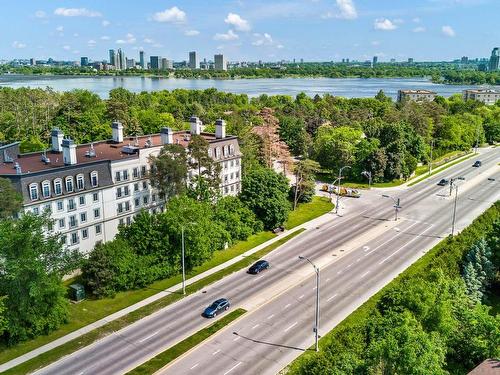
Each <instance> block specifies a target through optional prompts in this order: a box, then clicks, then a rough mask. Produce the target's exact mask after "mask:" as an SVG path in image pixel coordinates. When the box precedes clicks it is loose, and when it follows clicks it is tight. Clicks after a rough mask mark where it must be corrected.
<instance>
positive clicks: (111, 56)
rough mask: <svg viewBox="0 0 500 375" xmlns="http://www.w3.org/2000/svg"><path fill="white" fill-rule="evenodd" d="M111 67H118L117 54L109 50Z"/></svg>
mask: <svg viewBox="0 0 500 375" xmlns="http://www.w3.org/2000/svg"><path fill="white" fill-rule="evenodd" d="M109 65H113V66H116V53H115V50H114V49H110V50H109Z"/></svg>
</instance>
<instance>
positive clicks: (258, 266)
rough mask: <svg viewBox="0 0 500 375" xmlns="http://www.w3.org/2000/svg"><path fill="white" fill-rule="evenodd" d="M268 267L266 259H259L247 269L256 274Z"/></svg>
mask: <svg viewBox="0 0 500 375" xmlns="http://www.w3.org/2000/svg"><path fill="white" fill-rule="evenodd" d="M269 267H270V265H269V262H268V261H267V260H259V261H258V262H255V263H254V264H253V266H252V267H250V268H249V269H248V271H247V272H248V273H251V274H252V275H256V274H258V273H259V272H260V271H264V270H267V269H268V268H269Z"/></svg>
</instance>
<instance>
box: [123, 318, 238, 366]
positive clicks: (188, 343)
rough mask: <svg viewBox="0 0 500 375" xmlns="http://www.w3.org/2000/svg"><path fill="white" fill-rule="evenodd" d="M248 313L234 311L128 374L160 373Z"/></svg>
mask: <svg viewBox="0 0 500 375" xmlns="http://www.w3.org/2000/svg"><path fill="white" fill-rule="evenodd" d="M246 312H247V311H246V310H244V309H237V310H235V311H232V312H231V313H229V314H228V315H226V316H224V317H223V318H222V319H219V320H217V321H216V322H214V323H213V324H211V325H209V326H208V327H206V328H203V329H201V330H199V331H198V332H196V333H195V334H194V335H191V336H189V337H188V338H186V339H184V340H182V341H181V342H180V343H178V344H176V345H174V346H172V347H171V348H169V349H167V350H165V351H164V352H162V353H160V354H158V355H157V356H156V357H154V358H151V359H150V360H149V361H147V362H145V363H143V364H142V365H140V366H138V367H136V368H135V369H133V370H132V371H129V372H127V374H129V375H149V374H153V373H154V372H155V371H158V370H159V369H161V368H162V367H164V366H165V365H167V364H169V363H170V362H172V361H173V360H175V359H177V358H178V357H180V356H181V355H182V354H184V353H186V352H187V351H188V350H191V349H192V348H194V347H195V346H196V345H198V344H200V343H201V342H203V341H205V340H206V339H208V338H209V337H210V336H212V335H214V334H215V333H217V331H220V330H221V329H222V328H224V327H225V326H227V325H228V324H229V323H231V322H232V321H233V320H236V319H237V318H239V317H240V316H242V315H243V314H244V313H246Z"/></svg>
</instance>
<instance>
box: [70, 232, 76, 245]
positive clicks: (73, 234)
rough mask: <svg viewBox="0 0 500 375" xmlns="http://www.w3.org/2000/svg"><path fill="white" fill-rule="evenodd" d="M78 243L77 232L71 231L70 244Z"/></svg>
mask: <svg viewBox="0 0 500 375" xmlns="http://www.w3.org/2000/svg"><path fill="white" fill-rule="evenodd" d="M77 243H78V233H76V232H73V233H71V244H72V245H76V244H77Z"/></svg>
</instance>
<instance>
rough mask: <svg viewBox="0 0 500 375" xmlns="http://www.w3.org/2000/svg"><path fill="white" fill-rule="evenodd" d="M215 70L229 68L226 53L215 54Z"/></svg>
mask: <svg viewBox="0 0 500 375" xmlns="http://www.w3.org/2000/svg"><path fill="white" fill-rule="evenodd" d="M214 65H215V66H214V68H215V70H227V62H226V59H225V58H224V55H222V54H220V55H214Z"/></svg>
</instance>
